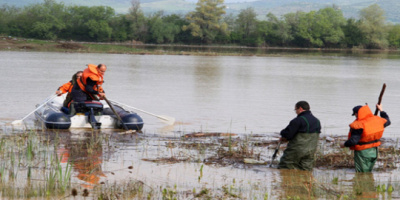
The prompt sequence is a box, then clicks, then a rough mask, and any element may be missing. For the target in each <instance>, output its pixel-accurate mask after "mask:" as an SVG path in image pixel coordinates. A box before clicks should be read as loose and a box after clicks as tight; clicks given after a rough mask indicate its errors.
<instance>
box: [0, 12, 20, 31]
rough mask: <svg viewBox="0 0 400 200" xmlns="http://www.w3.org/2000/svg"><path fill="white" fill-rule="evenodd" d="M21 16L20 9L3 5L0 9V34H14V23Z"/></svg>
mask: <svg viewBox="0 0 400 200" xmlns="http://www.w3.org/2000/svg"><path fill="white" fill-rule="evenodd" d="M19 14H20V9H19V8H16V7H14V6H7V5H2V6H1V7H0V34H6V35H9V34H12V32H13V29H12V24H13V23H12V22H13V21H14V20H15V19H16V17H17V15H19Z"/></svg>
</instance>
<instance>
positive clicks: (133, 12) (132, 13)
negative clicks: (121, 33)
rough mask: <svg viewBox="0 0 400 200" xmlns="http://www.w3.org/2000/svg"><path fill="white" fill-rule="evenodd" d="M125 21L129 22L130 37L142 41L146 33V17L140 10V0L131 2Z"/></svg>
mask: <svg viewBox="0 0 400 200" xmlns="http://www.w3.org/2000/svg"><path fill="white" fill-rule="evenodd" d="M127 19H128V20H129V21H131V30H132V31H131V35H130V36H129V37H130V38H131V39H133V40H138V41H144V40H145V39H146V35H147V33H148V29H149V28H148V24H147V20H146V17H145V16H144V14H143V11H142V9H141V8H140V0H132V1H131V7H130V8H129V13H128V15H127Z"/></svg>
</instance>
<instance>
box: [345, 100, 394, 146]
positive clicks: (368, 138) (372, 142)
mask: <svg viewBox="0 0 400 200" xmlns="http://www.w3.org/2000/svg"><path fill="white" fill-rule="evenodd" d="M386 121H387V120H386V119H384V118H382V117H379V116H375V115H373V114H372V112H371V110H370V109H369V107H368V106H367V105H365V106H363V107H361V108H360V110H358V117H357V119H356V120H354V122H353V123H351V124H350V128H352V129H363V132H362V134H361V139H360V141H359V142H358V143H357V144H356V145H354V146H352V147H350V149H351V150H356V151H361V150H364V149H369V148H372V147H378V146H379V145H381V142H380V139H381V138H382V135H383V131H384V130H385V127H384V124H385V123H386ZM350 137H351V132H349V136H348V138H350Z"/></svg>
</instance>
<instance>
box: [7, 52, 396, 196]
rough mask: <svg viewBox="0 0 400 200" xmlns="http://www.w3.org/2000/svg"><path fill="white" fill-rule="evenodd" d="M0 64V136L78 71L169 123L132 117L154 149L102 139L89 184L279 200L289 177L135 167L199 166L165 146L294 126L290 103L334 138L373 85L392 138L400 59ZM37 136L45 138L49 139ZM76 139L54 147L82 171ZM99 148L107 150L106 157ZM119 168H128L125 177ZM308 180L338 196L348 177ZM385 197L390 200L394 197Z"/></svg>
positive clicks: (381, 175) (88, 59)
mask: <svg viewBox="0 0 400 200" xmlns="http://www.w3.org/2000/svg"><path fill="white" fill-rule="evenodd" d="M0 61H1V62H0V71H1V72H0V73H1V79H0V85H1V90H0V111H1V112H0V123H1V125H2V127H3V129H1V130H2V132H3V133H6V134H9V133H11V132H12V130H10V129H7V128H4V127H7V126H9V124H10V122H12V121H14V120H17V119H21V118H23V117H24V116H26V115H27V114H28V113H30V112H31V111H32V110H34V109H35V105H36V104H38V103H40V102H42V101H43V100H44V99H45V98H46V97H48V96H50V95H52V94H53V93H54V92H55V90H56V89H57V88H58V87H59V86H61V85H62V84H64V83H65V82H67V81H69V80H70V79H71V76H72V74H73V73H75V72H76V71H78V70H83V69H84V68H85V65H86V64H88V63H94V64H98V63H104V64H106V65H107V66H108V69H107V72H106V75H105V83H104V89H105V91H106V94H107V97H108V98H109V99H111V100H114V101H117V102H120V103H123V104H127V105H130V106H133V107H136V108H139V109H141V110H144V111H147V112H150V113H153V114H156V115H166V116H170V117H174V118H176V123H175V125H173V126H168V125H165V124H164V123H162V121H160V120H158V118H156V117H154V116H151V115H148V114H145V113H140V112H138V114H140V115H141V116H142V118H143V120H144V122H145V125H144V128H143V136H146V135H151V137H152V136H154V135H155V136H158V138H160V139H156V140H154V139H148V138H146V137H143V138H139V139H137V138H135V136H129V135H127V136H123V135H119V134H118V131H116V130H115V131H113V130H111V131H109V130H108V131H106V130H104V132H105V133H106V134H111V135H116V136H112V138H113V139H111V141H112V143H111V145H110V144H106V143H104V144H101V146H100V147H99V148H97V150H96V148H95V149H94V151H95V152H97V153H96V154H93V153H91V155H92V156H93V155H96V156H97V157H96V158H94V159H95V160H96V163H98V165H100V169H101V170H100V172H99V174H100V175H98V178H99V179H100V180H97V184H98V183H99V182H101V181H105V182H107V181H121V180H122V179H135V180H140V181H143V182H144V183H146V184H148V185H151V186H154V188H166V187H167V186H168V187H174V185H175V186H177V187H178V189H182V190H189V191H190V190H192V189H193V188H197V189H198V191H199V189H201V188H202V187H206V188H221V187H223V186H231V187H237V188H241V190H243V191H242V192H243V197H245V198H254V197H257V199H260V198H263V195H264V193H269V194H270V197H272V198H282V196H280V194H277V193H279V192H278V191H275V189H274V188H281V187H283V186H282V185H283V184H284V183H285V181H284V180H285V179H286V178H287V177H291V176H288V175H287V173H286V172H282V171H280V170H276V169H272V168H266V167H265V166H261V167H254V168H250V169H243V168H236V167H232V166H226V167H215V166H213V165H204V168H203V164H202V163H201V162H200V163H197V162H188V163H187V162H183V163H177V164H168V163H163V164H155V163H153V162H147V161H144V160H143V159H144V158H145V159H155V158H166V157H178V158H179V156H182V155H189V157H191V158H195V159H196V160H197V159H198V160H203V159H204V158H205V156H204V155H202V154H201V153H193V152H192V150H184V151H182V149H176V148H175V149H172V148H170V147H168V146H169V144H171V143H174V142H179V141H180V139H179V136H181V135H182V134H186V133H192V132H223V133H225V132H230V133H235V134H239V135H250V134H273V133H275V132H279V131H280V130H281V129H283V128H284V127H285V126H286V125H287V124H288V122H289V121H290V120H291V119H292V118H294V117H295V112H294V104H295V103H296V102H297V101H299V100H306V101H308V102H309V103H310V105H311V110H312V112H313V113H314V115H315V116H317V117H318V118H319V119H320V121H321V125H322V132H323V134H324V135H328V136H329V135H334V136H344V135H346V134H347V131H348V124H349V123H351V122H352V121H353V120H354V117H353V116H351V114H352V108H353V107H354V106H356V105H360V104H365V103H368V104H369V105H371V109H372V110H373V111H374V110H375V108H374V106H373V105H375V104H376V102H377V100H378V96H379V93H380V90H381V88H382V85H383V83H386V84H387V88H386V92H385V94H384V97H383V101H382V105H383V109H384V110H385V111H387V113H388V114H389V116H390V118H391V121H392V125H391V126H390V127H388V128H387V129H386V131H385V135H384V137H396V136H397V129H398V126H399V119H400V116H399V115H400V106H399V105H398V103H397V102H398V98H400V95H399V94H400V88H399V87H398V86H399V85H400V70H399V69H398V67H399V66H400V56H398V55H396V54H388V53H383V54H382V53H374V54H347V53H326V54H324V53H318V54H314V53H307V54H297V53H293V54H290V53H285V54H270V55H265V56H178V55H174V56H173V55H123V54H79V53H44V52H7V51H0ZM28 120H32V117H31V118H28ZM47 133H48V134H50V135H52V136H53V137H54V136H58V134H59V133H56V134H54V133H52V132H51V131H48V132H47ZM84 134H87V133H85V131H80V130H71V131H70V132H67V133H63V132H61V133H60V137H61V135H63V136H62V137H65V138H68V139H66V140H63V141H61V142H60V143H59V146H60V148H58V149H57V152H63V151H67V150H69V153H68V154H70V156H71V157H74V156H75V157H79V158H84V159H85V158H86V160H88V161H89V163H90V160H92V159H91V158H89V156H88V155H85V152H86V150H84V149H85V148H82V152H79V149H78V150H73V149H71V146H76V145H75V143H77V142H80V141H82V140H89V139H88V138H86V139H82V135H84ZM171 136H178V137H171ZM203 142H204V141H203ZM200 143H202V142H200ZM106 147H107V148H111V147H113V148H117V149H116V150H112V151H111V152H107V153H106V150H105V149H106ZM54 151H56V149H55V150H54ZM75 151H78V152H79V153H77V154H75V155H73V153H71V152H75ZM90 151H93V150H90ZM260 154H261V159H262V160H268V161H269V159H271V154H272V153H271V150H268V149H267V148H262V149H261V151H260ZM66 155H67V154H66ZM85 156H86V157H85ZM197 157H198V158H197ZM98 158H100V159H101V161H100V162H98V161H97V160H98ZM93 162H94V161H93ZM99 163H100V164H99ZM75 164H76V163H75ZM128 166H133V169H132V170H128ZM80 169H81V168H79V167H74V172H73V175H74V176H75V177H76V178H74V179H73V180H72V182H74V183H82V184H83V183H86V182H85V181H83V180H82V178H80V177H82V176H81V174H82V173H84V172H82V171H80ZM120 169H125V170H120ZM200 171H201V172H200ZM203 171H204V175H203ZM313 174H314V176H316V177H317V179H318V178H319V179H318V181H320V182H321V181H322V182H324V181H325V182H330V181H331V180H332V179H335V178H337V177H339V181H340V180H343V182H339V185H340V186H343V187H347V186H346V185H349V183H348V181H347V180H348V179H352V178H353V176H354V175H355V173H354V170H353V169H342V170H323V169H322V170H321V169H317V170H314V172H313ZM295 176H297V175H295ZM374 176H375V180H376V182H377V183H378V184H380V183H388V182H390V181H394V182H398V179H396V178H395V177H396V176H395V175H394V174H393V173H392V172H388V173H386V172H378V173H375V175H374ZM321 179H323V180H321ZM350 185H351V184H350ZM255 187H256V188H258V189H255ZM399 188H400V186H399V185H397V189H399ZM256 192H259V193H258V194H257V195H256V194H255V193H256ZM395 194H396V195H397V196H399V193H398V192H396V193H395ZM279 196H280V197H279ZM285 197H287V196H283V198H285ZM294 197H295V196H294ZM264 198H265V197H264Z"/></svg>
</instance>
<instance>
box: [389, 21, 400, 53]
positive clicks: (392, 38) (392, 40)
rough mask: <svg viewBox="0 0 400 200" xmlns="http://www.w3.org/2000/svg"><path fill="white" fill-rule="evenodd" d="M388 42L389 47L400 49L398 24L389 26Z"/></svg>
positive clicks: (399, 28) (399, 27)
mask: <svg viewBox="0 0 400 200" xmlns="http://www.w3.org/2000/svg"><path fill="white" fill-rule="evenodd" d="M388 42H389V46H390V47H394V48H400V24H395V25H391V26H389V32H388Z"/></svg>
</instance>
